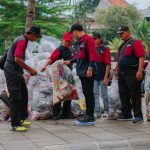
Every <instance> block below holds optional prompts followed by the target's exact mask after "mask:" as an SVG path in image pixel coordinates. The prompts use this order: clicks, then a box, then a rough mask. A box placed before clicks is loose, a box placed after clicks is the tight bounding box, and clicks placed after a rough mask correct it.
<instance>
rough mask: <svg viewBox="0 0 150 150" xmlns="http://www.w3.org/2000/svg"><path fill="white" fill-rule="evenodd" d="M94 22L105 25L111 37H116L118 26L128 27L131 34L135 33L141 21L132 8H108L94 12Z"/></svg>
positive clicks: (135, 10)
mask: <svg viewBox="0 0 150 150" xmlns="http://www.w3.org/2000/svg"><path fill="white" fill-rule="evenodd" d="M95 16H96V20H97V21H98V22H99V23H101V24H103V25H105V27H107V28H108V29H109V30H107V31H108V32H109V34H111V35H112V37H115V36H116V31H117V29H118V27H119V26H120V25H127V26H129V27H130V29H131V31H132V33H135V29H136V27H137V26H138V25H139V23H140V21H141V14H140V12H139V11H138V10H137V9H136V8H135V7H134V6H128V7H125V8H122V7H116V6H114V7H110V8H108V9H104V10H103V9H101V10H96V13H95Z"/></svg>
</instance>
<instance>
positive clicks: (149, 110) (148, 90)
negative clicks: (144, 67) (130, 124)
mask: <svg viewBox="0 0 150 150" xmlns="http://www.w3.org/2000/svg"><path fill="white" fill-rule="evenodd" d="M146 74H147V72H146ZM145 104H146V118H147V119H148V120H150V76H149V78H148V77H147V78H145Z"/></svg>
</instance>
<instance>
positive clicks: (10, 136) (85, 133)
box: [0, 119, 150, 150]
mask: <svg viewBox="0 0 150 150" xmlns="http://www.w3.org/2000/svg"><path fill="white" fill-rule="evenodd" d="M9 127H10V126H9V123H8V122H0V150H150V123H148V122H144V123H139V124H133V123H132V122H131V121H112V120H105V119H98V120H97V123H96V125H95V126H82V127H78V126H74V125H73V120H60V121H57V122H56V121H53V120H46V121H35V122H33V123H32V126H31V128H30V130H28V132H25V133H17V132H12V131H10V130H9Z"/></svg>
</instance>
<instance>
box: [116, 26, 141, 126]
mask: <svg viewBox="0 0 150 150" xmlns="http://www.w3.org/2000/svg"><path fill="white" fill-rule="evenodd" d="M118 33H119V34H120V38H121V39H122V40H123V41H124V42H123V44H122V45H121V46H120V48H119V51H118V57H117V66H116V73H117V74H118V76H119V79H118V84H119V94H120V98H121V103H122V114H121V115H120V116H119V118H118V120H130V119H132V114H131V110H133V115H134V118H133V123H138V122H143V114H142V109H141V82H142V78H143V65H144V47H143V45H142V43H141V41H140V40H138V39H134V38H132V37H131V34H130V30H129V28H128V27H127V26H121V27H119V29H118Z"/></svg>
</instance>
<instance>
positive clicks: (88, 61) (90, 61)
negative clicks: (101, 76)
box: [76, 34, 96, 77]
mask: <svg viewBox="0 0 150 150" xmlns="http://www.w3.org/2000/svg"><path fill="white" fill-rule="evenodd" d="M76 62H77V66H76V70H77V75H78V76H80V77H85V76H86V72H87V70H88V67H92V68H93V67H94V63H95V62H96V47H95V41H94V39H93V38H92V37H91V36H89V35H88V34H84V35H83V36H82V37H81V38H79V39H78V41H77V58H76Z"/></svg>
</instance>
